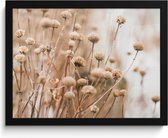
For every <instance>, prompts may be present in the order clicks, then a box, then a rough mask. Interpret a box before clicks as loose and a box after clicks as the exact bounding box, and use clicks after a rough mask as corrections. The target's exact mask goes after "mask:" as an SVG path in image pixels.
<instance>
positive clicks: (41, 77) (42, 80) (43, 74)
mask: <svg viewBox="0 0 168 138" xmlns="http://www.w3.org/2000/svg"><path fill="white" fill-rule="evenodd" d="M46 78H47V74H46V72H45V71H41V72H40V73H39V78H38V82H39V83H42V84H45V82H46Z"/></svg>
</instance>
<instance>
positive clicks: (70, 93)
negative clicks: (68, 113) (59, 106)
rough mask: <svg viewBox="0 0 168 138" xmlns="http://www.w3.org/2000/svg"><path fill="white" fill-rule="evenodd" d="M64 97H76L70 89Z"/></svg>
mask: <svg viewBox="0 0 168 138" xmlns="http://www.w3.org/2000/svg"><path fill="white" fill-rule="evenodd" d="M64 97H65V98H67V99H69V100H70V99H74V98H75V94H74V93H73V92H72V91H68V92H66V93H65V94H64Z"/></svg>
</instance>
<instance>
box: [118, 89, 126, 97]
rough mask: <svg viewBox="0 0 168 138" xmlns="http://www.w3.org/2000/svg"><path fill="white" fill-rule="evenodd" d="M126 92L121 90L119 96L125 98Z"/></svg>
mask: <svg viewBox="0 0 168 138" xmlns="http://www.w3.org/2000/svg"><path fill="white" fill-rule="evenodd" d="M126 92H127V91H126V90H125V89H121V90H120V94H119V95H120V96H125V94H126Z"/></svg>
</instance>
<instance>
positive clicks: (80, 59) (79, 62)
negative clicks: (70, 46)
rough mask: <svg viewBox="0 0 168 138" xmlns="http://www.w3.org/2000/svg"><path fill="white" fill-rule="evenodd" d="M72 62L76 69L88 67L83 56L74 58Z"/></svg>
mask: <svg viewBox="0 0 168 138" xmlns="http://www.w3.org/2000/svg"><path fill="white" fill-rule="evenodd" d="M72 62H73V63H74V65H75V66H76V67H85V66H86V60H85V59H84V58H83V57H81V56H77V57H74V58H73V59H72Z"/></svg>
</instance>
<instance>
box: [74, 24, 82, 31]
mask: <svg viewBox="0 0 168 138" xmlns="http://www.w3.org/2000/svg"><path fill="white" fill-rule="evenodd" d="M80 29H81V25H80V24H79V23H76V24H75V26H74V30H75V31H79V30H80Z"/></svg>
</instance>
